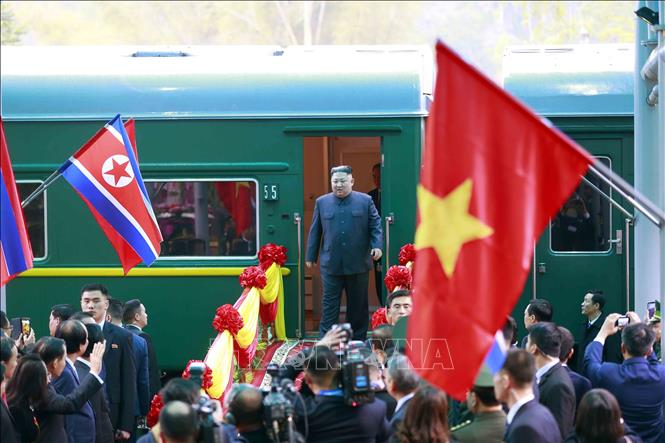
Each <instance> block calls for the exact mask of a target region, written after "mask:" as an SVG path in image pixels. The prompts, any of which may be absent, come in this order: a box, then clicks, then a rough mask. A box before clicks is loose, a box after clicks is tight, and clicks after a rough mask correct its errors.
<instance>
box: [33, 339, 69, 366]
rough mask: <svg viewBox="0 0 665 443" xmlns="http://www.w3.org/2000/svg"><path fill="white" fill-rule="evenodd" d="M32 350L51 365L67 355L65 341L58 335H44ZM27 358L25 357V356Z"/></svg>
mask: <svg viewBox="0 0 665 443" xmlns="http://www.w3.org/2000/svg"><path fill="white" fill-rule="evenodd" d="M32 352H33V353H35V354H37V355H39V357H40V358H41V359H42V361H43V362H44V363H45V364H46V365H49V364H50V363H53V362H54V361H55V360H58V359H60V358H62V357H64V355H65V341H64V340H62V339H61V338H57V337H42V338H40V339H39V340H37V343H35V347H34V348H33V349H32ZM24 358H25V357H24Z"/></svg>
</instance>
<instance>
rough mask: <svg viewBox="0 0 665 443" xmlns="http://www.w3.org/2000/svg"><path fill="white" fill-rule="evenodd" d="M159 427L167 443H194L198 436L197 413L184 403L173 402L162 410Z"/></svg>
mask: <svg viewBox="0 0 665 443" xmlns="http://www.w3.org/2000/svg"><path fill="white" fill-rule="evenodd" d="M159 426H160V431H161V437H162V441H164V442H165V443H193V442H194V441H195V439H196V437H197V434H198V426H197V422H196V413H195V412H194V410H193V409H192V407H191V406H190V405H189V404H187V403H185V402H182V401H177V400H176V401H172V402H170V403H167V404H166V406H164V407H163V408H162V411H161V412H160V413H159Z"/></svg>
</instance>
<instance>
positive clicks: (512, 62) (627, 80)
mask: <svg viewBox="0 0 665 443" xmlns="http://www.w3.org/2000/svg"><path fill="white" fill-rule="evenodd" d="M634 64H635V56H634V47H633V45H624V44H603V45H601V44H582V45H556V46H513V47H509V48H507V49H506V51H505V53H504V59H503V78H504V81H503V85H504V88H505V89H506V90H507V91H509V92H510V93H512V94H513V95H515V96H516V97H517V98H518V99H520V100H521V101H523V102H524V103H526V104H527V105H528V106H529V107H531V108H532V109H534V110H535V111H536V112H537V113H538V114H540V115H544V116H552V117H556V116H591V115H593V116H598V115H606V116H632V115H633V93H634V92H633V84H634Z"/></svg>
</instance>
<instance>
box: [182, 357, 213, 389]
mask: <svg viewBox="0 0 665 443" xmlns="http://www.w3.org/2000/svg"><path fill="white" fill-rule="evenodd" d="M192 363H203V365H204V366H205V370H204V371H203V377H202V379H201V387H202V388H203V389H209V388H210V386H212V369H210V368H209V367H208V365H206V364H205V363H204V362H202V361H201V360H190V361H188V362H187V366H186V367H185V370H184V371H182V378H184V379H186V380H189V377H190V374H189V367H190V366H191V365H192Z"/></svg>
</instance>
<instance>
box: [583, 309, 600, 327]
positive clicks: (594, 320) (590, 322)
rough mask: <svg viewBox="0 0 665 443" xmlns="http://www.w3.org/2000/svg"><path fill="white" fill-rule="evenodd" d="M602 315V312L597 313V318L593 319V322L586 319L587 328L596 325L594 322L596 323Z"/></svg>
mask: <svg viewBox="0 0 665 443" xmlns="http://www.w3.org/2000/svg"><path fill="white" fill-rule="evenodd" d="M602 315H603V313H602V312H599V313H598V316H597V317H596V318H594V319H593V320H589V318H588V317H587V323H588V324H589V326H591V325H592V324H594V323H596V321H598V319H599V318H600V317H601V316H602Z"/></svg>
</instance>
